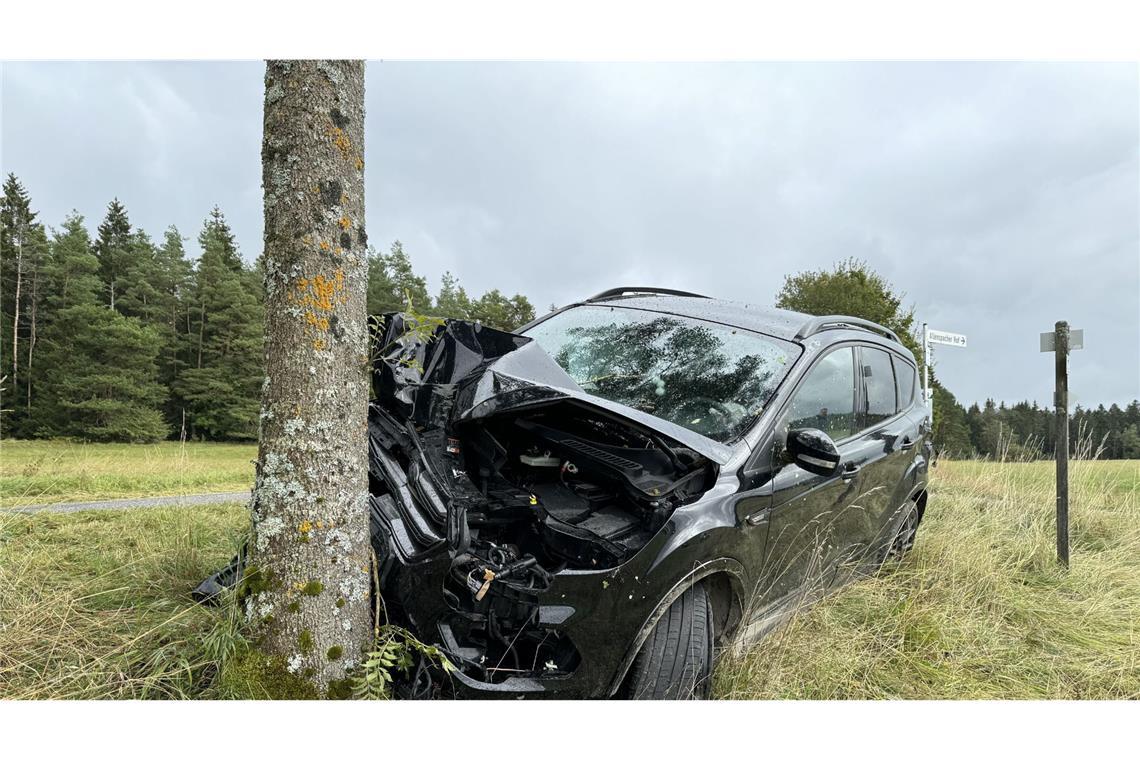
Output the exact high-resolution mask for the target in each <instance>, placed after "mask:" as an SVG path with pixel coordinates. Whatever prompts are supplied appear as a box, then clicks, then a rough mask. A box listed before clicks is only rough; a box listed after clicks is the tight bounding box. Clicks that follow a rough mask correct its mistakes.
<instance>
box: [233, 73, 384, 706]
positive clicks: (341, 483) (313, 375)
mask: <svg viewBox="0 0 1140 760" xmlns="http://www.w3.org/2000/svg"><path fill="white" fill-rule="evenodd" d="M264 115H265V131H264V138H263V142H262V154H261V160H262V187H263V189H264V192H265V290H266V293H265V367H266V379H265V383H264V385H263V388H262V401H261V429H260V436H259V438H260V447H259V452H258V474H257V483H256V486H255V490H254V499H253V503H254V511H253V540H252V545H251V549H250V566H249V570H248V571H247V572H249V573H250V574H251V575H252V578H251V579H250V581H249V583H248V584H247V589H249V591H250V595H249V596H248V597H247V601H246V614H247V617H248V618H249V619H250V620H251V622H254V623H255V624H256V625H257V626H259V632H260V633H261V634H262V642H263V648H264V650H265V651H266V652H267V653H268V654H269V655H271V656H273V657H277V658H280V662H282V663H284V664H285V665H286V667H287V668H288V670H289V671H290V672H291V673H294V674H296V675H299V676H300V677H302V678H303V679H306V680H308V681H311V682H312V684H313V685H314V686H315V687H316V690H317V693H318V694H321V695H324V694H326V693H336V692H337V691H338V690H339V687H342V686H343V685H344V683H345V682H344V680H343V679H345V678H346V673H347V671H350V670H351V669H352V667H353V666H355V665H356V664H358V663H359V662H360V658H361V653H362V651H363V650H364V649H366V648H367V645H368V644H369V643H370V641H371V632H372V621H371V614H370V606H369V605H370V602H369V597H370V574H369V563H370V556H371V555H370V550H369V531H368V503H367V497H368V461H367V451H368V441H367V429H368V427H367V426H368V372H367V367H368V328H367V316H366V310H365V295H366V287H367V260H366V256H365V246H364V241H365V239H366V236H365V232H364V161H363V151H364V62H363V61H269V62H268V63H267V65H266V71H265V114H264Z"/></svg>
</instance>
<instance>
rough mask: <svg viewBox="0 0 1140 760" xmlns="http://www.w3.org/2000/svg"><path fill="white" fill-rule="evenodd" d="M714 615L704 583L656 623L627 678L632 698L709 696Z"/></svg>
mask: <svg viewBox="0 0 1140 760" xmlns="http://www.w3.org/2000/svg"><path fill="white" fill-rule="evenodd" d="M712 665H713V615H712V604H711V603H710V601H709V595H708V592H707V591H706V590H705V587H704V586H703V585H701V584H699V583H698V584H696V585H694V586H692V587H690V588H688V589H687V590H686V591H685V593H683V594H681V596H680V598H678V599H677V600H676V601H675V602H673V604H671V605H670V606H669V609H668V610H666V612H665V615H664V616H663V617H662V618H661V619H660V620H658V621H657V625H655V626H654V627H653V632H652V633H650V634H649V638H647V639H646V640H645V643H644V644H642V646H641V651H640V652H638V654H637V658H636V659H635V660H634V661H633V666H632V667H631V668H630V671H629V677H628V678H627V679H626V695H627V696H628V697H629V698H630V699H707V698H708V696H709V692H710V691H711V688H712Z"/></svg>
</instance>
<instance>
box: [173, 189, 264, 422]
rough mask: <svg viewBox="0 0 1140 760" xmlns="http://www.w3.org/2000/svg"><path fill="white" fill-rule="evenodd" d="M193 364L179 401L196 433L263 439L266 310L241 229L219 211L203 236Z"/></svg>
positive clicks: (180, 384) (181, 381)
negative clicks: (241, 245)
mask: <svg viewBox="0 0 1140 760" xmlns="http://www.w3.org/2000/svg"><path fill="white" fill-rule="evenodd" d="M198 242H199V244H200V245H201V246H202V255H201V257H200V258H199V259H198V265H197V268H196V270H195V273H194V288H193V291H194V292H193V303H192V305H191V309H190V331H189V333H190V334H189V338H190V345H189V351H188V354H189V356H188V360H189V361H188V366H187V367H186V368H185V369H183V370H181V371H180V372H179V376H178V378H177V380H176V381H175V382H174V391H175V395H176V406H177V409H178V411H179V412H181V411H185V413H186V420H187V424H188V426H189V429H190V431H191V433H192V434H193V435H195V436H199V437H206V438H213V439H253V438H256V437H257V413H258V403H259V397H260V393H261V380H262V377H263V373H262V367H261V340H262V322H263V320H264V307H263V305H262V302H261V300H260V299H259V290H258V288H257V285H256V283H254V281H253V275H252V274H251V272H250V271H248V270H246V269H245V268H244V266H243V264H242V260H241V256H240V254H239V253H238V250H237V246H236V245H235V243H234V237H233V233H232V232H231V231H230V228H229V224H228V223H227V222H226V220H225V217H224V216H223V215H222V213H221V211H220V210H219V209H217V208H215V209H214V210H213V211H212V212H211V214H210V216H209V217H208V218H207V219H206V222H205V224H204V225H203V227H202V232H201V234H199V236H198Z"/></svg>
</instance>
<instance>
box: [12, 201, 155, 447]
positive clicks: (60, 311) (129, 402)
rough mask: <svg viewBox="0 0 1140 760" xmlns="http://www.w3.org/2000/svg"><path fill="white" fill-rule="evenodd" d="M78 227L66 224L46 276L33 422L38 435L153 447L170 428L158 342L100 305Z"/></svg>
mask: <svg viewBox="0 0 1140 760" xmlns="http://www.w3.org/2000/svg"><path fill="white" fill-rule="evenodd" d="M100 271H101V267H100V264H99V260H98V258H97V257H96V256H95V255H94V254H93V253H92V249H91V246H90V243H89V238H88V235H87V230H86V229H85V228H84V227H83V219H82V217H80V216H78V215H77V214H73V215H71V216H69V217H68V218H67V220H66V221H65V222H64V224H63V230H62V232H57V233H56V234H55V237H54V240H53V242H52V247H51V259H50V262H49V263H48V264H47V265H46V266H45V268H44V282H45V290H46V291H47V293H48V295H47V296H46V297H45V305H46V318H45V326H44V335H43V343H44V348H43V351H42V360H41V362H40V366H41V370H42V374H41V375H40V377H41V379H40V381H39V391H38V400H37V403H36V405H35V410H34V415H33V419H34V422H35V430H36V433H37V434H39V435H48V436H71V437H75V438H80V439H83V440H91V441H154V440H159V439H161V438H162V437H164V436H165V435H166V433H167V427H166V425H165V424H164V423H163V420H162V415H161V414H160V412H159V410H158V407H159V405H160V404H161V403H162V400H163V398H164V397H165V395H166V393H165V389H164V388H163V387H162V385H161V384H160V383H159V382H158V367H157V365H156V362H155V358H156V357H157V355H158V352H159V350H160V347H161V340H160V338H159V336H158V335H157V334H156V333H155V332H154V331H153V330H151V329H150V328H148V327H146V326H144V325H143V324H142V323H141V322H140V320H138V319H137V318H134V317H127V316H124V315H122V314H119V313H118V312H116V311H112V310H111V309H108V308H107V307H106V306H105V305H103V304H102V303H101V300H102V299H101V294H102V291H103V280H102V278H101V277H100Z"/></svg>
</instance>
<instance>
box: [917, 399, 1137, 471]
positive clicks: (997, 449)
mask: <svg viewBox="0 0 1140 760" xmlns="http://www.w3.org/2000/svg"><path fill="white" fill-rule="evenodd" d="M934 404H935V409H936V410H938V409H941V410H942V414H941V420H942V425H941V428H940V429H936V431H935V432H936V434H937V438H936V440H937V442H938V446H939V448H940V450H941V451H942V452H943V453H945V454H947V455H949V456H952V457H956V458H960V457H974V456H980V457H989V458H991V459H1014V460H1021V459H1047V458H1051V457H1052V456H1053V455H1054V452H1055V451H1056V446H1057V437H1056V412H1054V411H1053V409H1052V408H1051V407H1042V406H1039V405H1038V404H1037V402H1036V401H1032V402H1031V401H1020V402H1018V403H1016V404H1013V405H1010V406H1007V405H1006V404H1005V402H1001V403H995V402H994V400H993V399H987V400H986V401H985V403H983V404H981V405H979V404H977V403H974V404H971V405H970V407H969V408H965V407H963V406H962V405H961V404H959V403H958V402H957V400H956V399H955V398H954V397H953V395H952V394H950V393H949V391H946V390H945V389H940V388H938V387H936V388H935V396H934ZM1069 439H1070V440H1069V450H1070V451H1072V452H1073V453H1074V455H1075V456H1078V457H1081V458H1090V457H1093V456H1096V458H1099V459H1140V401H1137V400H1133V401H1132V402H1131V403H1129V404H1128V405H1127V406H1125V407H1123V408H1121V407H1120V405H1119V404H1112V405H1110V406H1109V407H1108V408H1105V406H1104V404H1100V405H1099V406H1097V407H1096V408H1095V409H1085V408H1082V407H1081V406H1080V405H1079V404H1078V405H1077V406H1076V407H1075V408H1074V410H1073V411H1072V413H1071V414H1070V422H1069Z"/></svg>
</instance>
